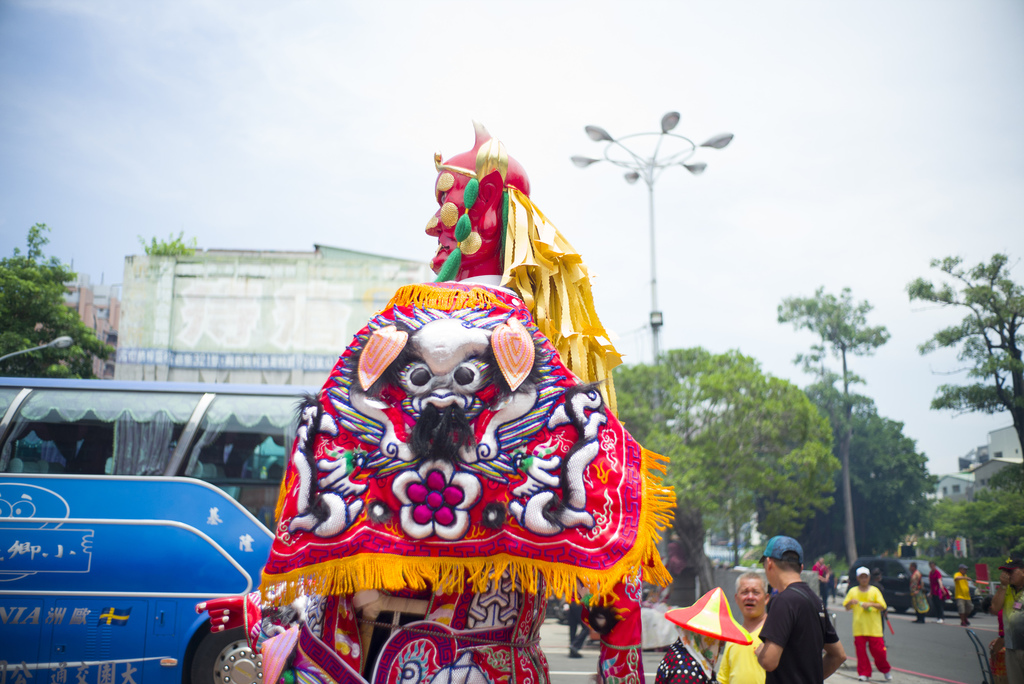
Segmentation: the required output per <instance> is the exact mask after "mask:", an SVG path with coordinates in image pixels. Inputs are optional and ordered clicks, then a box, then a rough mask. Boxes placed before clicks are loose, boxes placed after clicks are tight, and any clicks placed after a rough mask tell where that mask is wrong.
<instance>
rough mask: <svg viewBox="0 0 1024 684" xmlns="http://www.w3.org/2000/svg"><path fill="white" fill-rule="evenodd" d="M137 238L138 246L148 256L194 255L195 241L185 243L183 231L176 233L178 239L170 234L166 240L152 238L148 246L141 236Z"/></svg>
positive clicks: (193, 239)
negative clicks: (140, 246)
mask: <svg viewBox="0 0 1024 684" xmlns="http://www.w3.org/2000/svg"><path fill="white" fill-rule="evenodd" d="M138 237H139V244H140V245H142V248H143V249H145V250H146V254H148V255H149V256H192V255H193V254H195V253H196V247H197V244H196V239H195V238H192V239H191V240H189V241H188V242H186V241H185V231H181V232H180V233H178V237H174V233H171V234H170V235H168V236H167V239H166V240H157V239H156V237H152V238H150V241H149V244H148V245H147V244H146V241H145V240H144V239H142V236H141V235H139V236H138Z"/></svg>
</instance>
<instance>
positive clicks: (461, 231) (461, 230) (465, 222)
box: [455, 214, 473, 242]
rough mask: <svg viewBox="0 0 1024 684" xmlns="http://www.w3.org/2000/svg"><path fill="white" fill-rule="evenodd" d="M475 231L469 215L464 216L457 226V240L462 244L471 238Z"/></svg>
mask: <svg viewBox="0 0 1024 684" xmlns="http://www.w3.org/2000/svg"><path fill="white" fill-rule="evenodd" d="M472 231H473V226H472V224H470V222H469V214H463V215H462V216H461V217H460V218H459V222H458V223H456V224H455V239H456V241H458V242H462V241H463V240H465V239H466V238H468V237H469V234H470V233H471V232H472Z"/></svg>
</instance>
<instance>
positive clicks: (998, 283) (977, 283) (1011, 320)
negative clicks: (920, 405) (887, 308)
mask: <svg viewBox="0 0 1024 684" xmlns="http://www.w3.org/2000/svg"><path fill="white" fill-rule="evenodd" d="M1008 263H1009V257H1008V256H1007V255H1005V254H996V255H994V256H993V257H992V260H991V261H990V262H989V263H987V264H986V263H981V264H978V265H977V266H975V267H974V268H971V269H965V268H964V267H963V266H962V264H963V259H961V258H960V257H946V258H945V259H934V260H932V262H931V266H932V268H937V269H939V270H940V271H942V273H944V274H945V276H946V278H947V279H948V280H950V281H952V282H946V283H943V284H941V285H938V286H937V285H935V284H934V283H932V282H930V281H927V280H925V279H924V278H918V279H917V280H915V281H913V282H912V283H910V284H909V285H907V293H908V294H909V295H910V301H915V300H917V301H923V302H932V303H935V304H938V305H940V306H942V307H950V306H951V307H956V308H960V309H965V310H966V314H967V315H966V316H964V319H963V320H962V321H961V322H960V323H958V324H956V325H952V326H950V327H948V328H944V329H943V330H940V331H939V332H937V333H935V335H934V336H933V337H932V338H931V339H930V340H928V341H927V342H925V343H924V344H922V345H921V347H920V350H921V353H922V354H927V353H929V352H932V351H935V350H936V349H940V348H946V347H951V348H956V349H958V352H957V358H958V359H959V360H960V361H961V362H963V363H966V364H968V366H969V368H968V370H967V377H969V378H974V379H977V380H978V382H975V383H971V384H966V385H942V386H941V387H939V389H938V392H937V394H936V396H935V398H934V399H932V408H933V409H951V410H953V411H958V412H960V413H970V412H980V413H989V414H992V413H1001V412H1002V411H1009V412H1010V416H1011V417H1012V418H1013V427H1014V428H1015V429H1016V430H1017V438H1018V439H1019V440H1020V443H1021V444H1024V360H1022V359H1021V353H1022V351H1024V339H1022V338H1021V333H1022V330H1021V326H1024V286H1021V285H1020V284H1018V283H1015V282H1013V281H1012V280H1011V279H1010V273H1009V271H1010V269H1009V267H1008V265H1007V264H1008Z"/></svg>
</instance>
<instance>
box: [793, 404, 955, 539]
mask: <svg viewBox="0 0 1024 684" xmlns="http://www.w3.org/2000/svg"><path fill="white" fill-rule="evenodd" d="M818 389H819V388H816V387H814V386H812V387H810V388H808V390H807V392H808V395H809V396H810V397H811V399H812V401H814V402H815V404H817V405H818V408H819V409H821V411H822V412H823V413H825V414H829V415H835V414H838V413H840V412H838V411H836V410H835V408H834V407H833V406H829V405H827V404H825V402H829V401H831V402H833V403H838V402H840V401H841V397H840V396H838V392H836V391H835V390H834V388H827V389H829V390H831V391H829V392H827V393H825V395H824V396H823V395H822V393H820V392H818V391H817V390H818ZM852 427H853V436H852V438H851V441H850V492H851V499H852V501H853V507H854V510H856V511H857V516H856V518H855V519H854V531H855V532H856V537H857V540H858V546H859V550H860V552H861V553H865V554H879V553H882V552H884V551H887V550H890V549H894V548H896V546H897V545H898V544H899V542H900V541H901V540H902V539H903V538H904V537H905V535H906V534H908V533H910V532H912V531H914V530H916V529H918V528H920V527H921V526H923V525H924V524H925V521H926V520H927V519H928V516H929V513H930V509H931V502H930V501H929V500H928V498H927V494H928V493H929V492H931V491H934V488H935V478H934V477H933V476H931V475H929V474H928V458H927V457H926V456H925V455H924V454H922V453H919V452H918V451H917V444H916V443H915V442H914V440H913V439H910V438H909V437H907V436H906V435H904V434H903V423H900V422H898V421H895V420H889V419H888V418H884V417H882V416H879V415H878V412H877V411H876V409H875V407H874V404H873V402H871V401H870V400H867V401H864V402H862V403H860V404H858V405H857V406H856V407H855V408H854V411H853V416H852ZM843 524H844V518H843V506H842V505H841V504H839V503H837V504H836V505H833V506H832V507H831V508H829V509H828V510H826V511H823V512H822V513H819V514H818V515H817V516H815V518H814V520H813V521H812V522H811V523H810V524H809V525H808V530H807V532H806V533H805V535H804V539H805V540H806V544H805V548H808V549H816V551H814V553H815V555H820V554H821V553H823V552H828V551H833V552H836V553H843V548H842V547H843V543H842V542H841V541H838V540H842V539H843ZM837 541H838V543H837Z"/></svg>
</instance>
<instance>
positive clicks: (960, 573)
mask: <svg viewBox="0 0 1024 684" xmlns="http://www.w3.org/2000/svg"><path fill="white" fill-rule="evenodd" d="M968 579H969V578H968V577H967V566H966V565H964V564H963V563H961V564H960V567H959V568H958V569H957V571H956V574H954V575H953V600H954V601H956V612H958V613H960V626H961V627H967V626H969V625H970V624H971V623H970V622H968V621H967V618H969V617H970V616H971V608H972V607H973V606H972V605H971V585H970V584H969V583H968Z"/></svg>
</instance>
